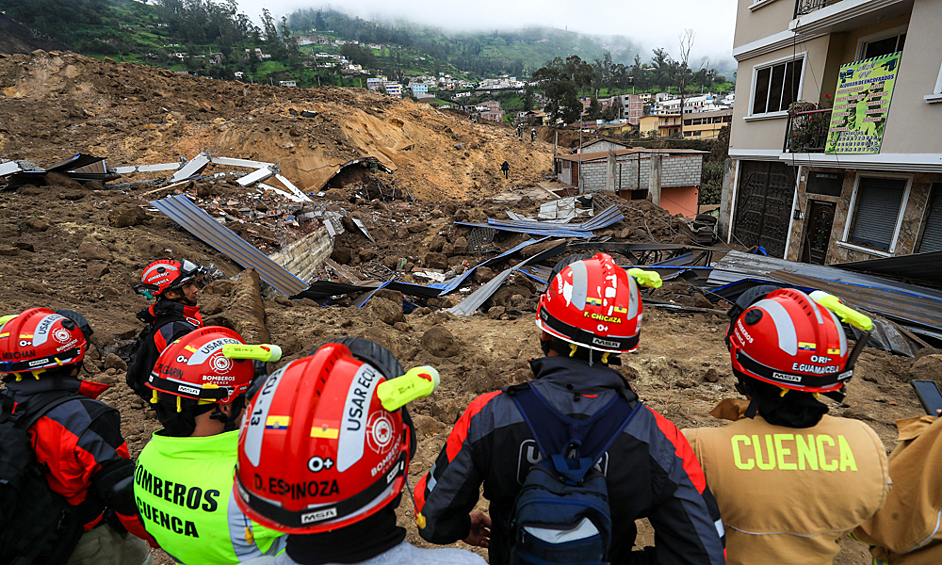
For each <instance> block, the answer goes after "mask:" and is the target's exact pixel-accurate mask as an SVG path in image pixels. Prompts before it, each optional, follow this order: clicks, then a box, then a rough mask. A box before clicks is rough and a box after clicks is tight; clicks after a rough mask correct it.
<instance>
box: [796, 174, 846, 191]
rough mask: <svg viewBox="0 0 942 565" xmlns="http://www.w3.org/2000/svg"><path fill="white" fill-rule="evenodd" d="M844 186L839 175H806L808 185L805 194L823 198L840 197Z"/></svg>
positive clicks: (842, 179)
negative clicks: (818, 195) (819, 195)
mask: <svg viewBox="0 0 942 565" xmlns="http://www.w3.org/2000/svg"><path fill="white" fill-rule="evenodd" d="M843 185H844V175H843V174H841V173H819V172H817V171H811V172H810V173H808V184H807V185H806V187H805V192H807V193H808V194H821V195H823V196H840V195H841V188H842V187H843Z"/></svg>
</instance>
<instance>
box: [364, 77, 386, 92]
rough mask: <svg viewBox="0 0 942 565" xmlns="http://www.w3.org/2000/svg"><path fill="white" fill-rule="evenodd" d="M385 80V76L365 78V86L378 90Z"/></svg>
mask: <svg viewBox="0 0 942 565" xmlns="http://www.w3.org/2000/svg"><path fill="white" fill-rule="evenodd" d="M385 82H386V77H384V76H378V77H372V78H368V79H366V87H367V88H369V89H370V90H379V89H380V88H382V87H383V84H384V83H385Z"/></svg>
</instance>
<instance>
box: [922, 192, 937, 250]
mask: <svg viewBox="0 0 942 565" xmlns="http://www.w3.org/2000/svg"><path fill="white" fill-rule="evenodd" d="M927 251H942V183H938V182H937V183H935V184H933V185H932V200H930V202H929V210H928V212H927V213H926V229H925V230H923V232H922V241H921V242H920V243H919V250H918V252H919V253H925V252H927Z"/></svg>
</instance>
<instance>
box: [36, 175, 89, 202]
mask: <svg viewBox="0 0 942 565" xmlns="http://www.w3.org/2000/svg"><path fill="white" fill-rule="evenodd" d="M43 180H45V181H46V184H48V185H49V186H57V187H59V188H65V189H68V190H69V191H70V192H78V193H80V194H81V196H79V197H78V198H74V199H73V198H65V199H64V200H78V199H79V198H82V196H85V187H84V186H82V183H80V182H79V181H77V180H74V179H72V178H71V177H69V176H68V175H64V174H62V173H46V175H45V176H44V177H43ZM60 198H61V196H60Z"/></svg>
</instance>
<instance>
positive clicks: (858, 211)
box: [844, 177, 910, 253]
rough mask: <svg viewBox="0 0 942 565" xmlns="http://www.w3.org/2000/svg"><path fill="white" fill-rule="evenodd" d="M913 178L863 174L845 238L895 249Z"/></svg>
mask: <svg viewBox="0 0 942 565" xmlns="http://www.w3.org/2000/svg"><path fill="white" fill-rule="evenodd" d="M909 182H910V181H909V179H906V178H877V177H859V178H858V183H857V188H856V190H855V191H854V196H853V198H852V200H853V205H852V206H853V216H852V218H851V219H850V223H849V226H848V227H849V228H850V229H849V230H845V233H844V240H845V242H847V243H856V244H859V245H863V246H866V247H870V248H873V249H879V250H881V251H886V252H889V253H893V252H894V251H895V250H896V237H897V235H898V234H899V224H900V220H901V219H902V215H903V210H904V209H905V208H906V201H907V199H908V197H909Z"/></svg>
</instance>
